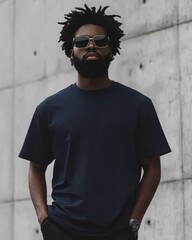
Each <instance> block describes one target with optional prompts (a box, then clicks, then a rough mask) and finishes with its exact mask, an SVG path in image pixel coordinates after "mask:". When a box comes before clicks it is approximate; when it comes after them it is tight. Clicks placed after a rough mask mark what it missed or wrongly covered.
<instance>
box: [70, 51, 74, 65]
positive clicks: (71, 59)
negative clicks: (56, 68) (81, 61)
mask: <svg viewBox="0 0 192 240" xmlns="http://www.w3.org/2000/svg"><path fill="white" fill-rule="evenodd" d="M73 54H74V52H73V50H72V49H71V57H70V61H71V66H73V65H74V61H73Z"/></svg>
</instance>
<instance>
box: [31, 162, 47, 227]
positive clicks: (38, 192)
mask: <svg viewBox="0 0 192 240" xmlns="http://www.w3.org/2000/svg"><path fill="white" fill-rule="evenodd" d="M45 170H46V168H43V167H40V165H38V164H35V163H32V162H31V163H30V167H29V191H30V195H31V199H32V202H33V205H34V207H35V211H36V214H37V218H38V221H39V223H40V224H41V222H42V221H43V219H44V218H46V217H47V216H48V215H47V187H46V180H45Z"/></svg>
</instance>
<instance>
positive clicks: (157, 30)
mask: <svg viewBox="0 0 192 240" xmlns="http://www.w3.org/2000/svg"><path fill="white" fill-rule="evenodd" d="M190 22H192V19H190V20H187V21H183V22H179V23H173V24H171V25H169V26H165V27H163V28H157V29H154V30H151V31H147V32H142V33H140V34H138V35H135V36H132V37H128V36H127V37H123V38H122V42H124V41H127V40H131V39H135V38H139V37H142V36H146V35H149V34H153V33H156V32H160V31H163V30H166V29H170V28H173V27H176V26H180V25H184V24H188V23H190ZM127 35H129V34H127Z"/></svg>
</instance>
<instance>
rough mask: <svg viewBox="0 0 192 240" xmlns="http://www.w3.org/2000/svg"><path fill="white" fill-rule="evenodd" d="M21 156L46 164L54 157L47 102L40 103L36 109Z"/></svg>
mask: <svg viewBox="0 0 192 240" xmlns="http://www.w3.org/2000/svg"><path fill="white" fill-rule="evenodd" d="M19 157H20V158H23V159H26V160H29V161H32V162H36V163H40V164H46V165H48V164H49V163H50V162H51V161H53V159H54V154H53V152H52V141H51V136H50V132H49V127H48V109H47V106H46V105H45V104H40V105H39V106H38V107H37V108H36V110H35V113H34V115H33V118H32V120H31V123H30V126H29V129H28V132H27V135H26V137H25V141H24V143H23V146H22V149H21V151H20V153H19Z"/></svg>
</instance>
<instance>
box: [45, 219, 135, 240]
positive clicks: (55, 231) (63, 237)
mask: <svg viewBox="0 0 192 240" xmlns="http://www.w3.org/2000/svg"><path fill="white" fill-rule="evenodd" d="M41 231H42V235H43V239H44V240H137V237H136V236H134V233H132V232H131V231H130V230H129V229H128V230H126V231H122V232H119V233H116V234H113V235H109V236H102V237H92V236H91V237H89V236H76V235H73V234H71V233H69V232H67V231H65V230H63V229H61V228H60V227H59V226H57V224H55V222H53V221H52V220H51V219H50V218H46V219H45V220H44V221H43V222H42V225H41Z"/></svg>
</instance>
